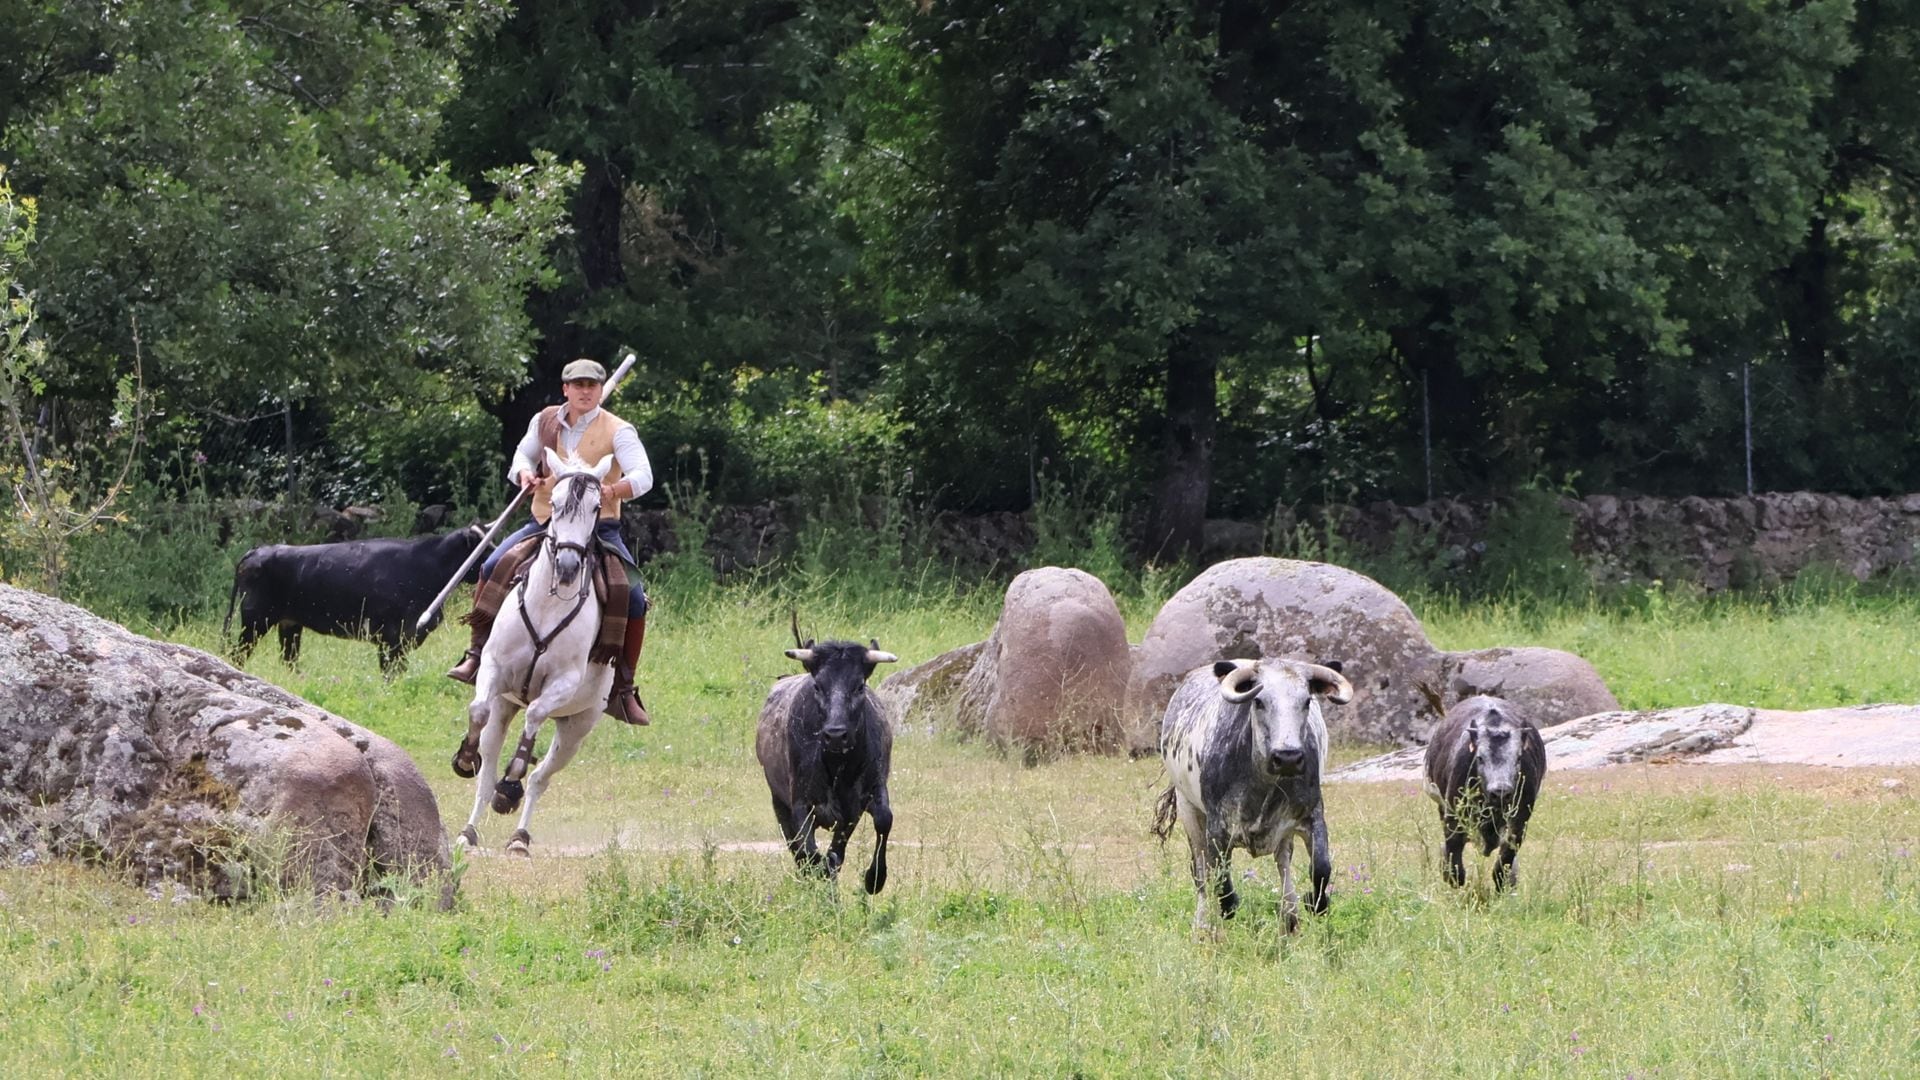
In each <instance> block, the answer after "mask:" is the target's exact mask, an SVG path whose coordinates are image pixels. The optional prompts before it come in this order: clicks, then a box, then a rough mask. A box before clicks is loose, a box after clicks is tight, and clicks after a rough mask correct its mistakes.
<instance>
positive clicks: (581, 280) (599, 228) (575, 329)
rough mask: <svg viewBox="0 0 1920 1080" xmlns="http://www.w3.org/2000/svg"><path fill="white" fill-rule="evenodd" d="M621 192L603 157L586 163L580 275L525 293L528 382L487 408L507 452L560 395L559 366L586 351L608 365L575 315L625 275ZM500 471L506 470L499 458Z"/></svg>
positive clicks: (577, 203)
mask: <svg viewBox="0 0 1920 1080" xmlns="http://www.w3.org/2000/svg"><path fill="white" fill-rule="evenodd" d="M621 194H622V193H621V184H620V178H619V175H618V173H617V172H616V170H615V169H614V168H613V167H612V166H611V165H609V164H608V163H606V162H604V161H602V162H596V163H593V164H591V165H589V166H587V168H586V170H585V173H584V175H582V176H581V178H580V190H579V192H578V193H577V194H576V195H575V197H574V205H573V229H574V233H573V243H574V249H575V252H576V258H577V260H578V265H579V267H580V273H579V276H578V277H577V278H569V280H567V281H566V282H565V283H564V284H562V285H561V286H560V288H558V289H556V290H554V291H553V292H536V293H534V294H533V295H532V296H531V297H529V299H528V301H527V308H528V315H529V316H530V317H531V319H532V321H533V325H534V328H535V329H536V330H538V331H539V352H538V353H536V354H535V355H534V357H533V362H532V364H531V365H530V367H529V369H528V371H527V376H528V381H527V383H526V384H525V385H523V386H521V387H520V388H519V389H518V390H515V391H514V392H513V394H512V395H511V396H510V397H508V398H507V399H506V400H505V401H503V402H501V403H500V404H499V405H498V406H495V407H493V408H492V409H491V410H490V411H491V412H492V413H493V414H494V415H495V416H497V417H499V418H500V439H501V449H502V451H503V453H504V454H505V455H506V456H509V457H510V456H512V454H513V448H514V447H515V446H516V445H517V444H518V443H519V442H520V437H521V436H522V435H525V434H526V433H527V424H528V423H529V422H531V421H532V420H533V417H534V414H535V413H538V412H539V411H540V410H541V409H543V408H545V407H546V406H548V405H551V404H554V403H555V402H557V401H559V400H560V371H561V369H562V368H565V367H566V366H567V363H568V362H569V361H572V360H576V359H579V358H580V357H582V356H585V357H588V358H589V359H594V360H599V361H600V362H601V363H603V364H607V362H608V360H609V359H610V357H606V356H602V355H599V353H600V352H601V351H602V346H601V344H600V343H599V342H598V341H597V340H595V335H594V334H593V332H592V331H589V330H587V329H586V328H584V327H582V326H581V325H580V324H579V323H578V322H576V321H574V320H575V319H576V317H577V316H578V315H579V314H580V313H581V312H582V311H583V310H584V309H585V308H586V307H587V304H588V302H589V300H590V299H591V298H592V296H593V295H594V294H595V293H597V292H601V291H602V290H605V289H611V288H618V287H620V286H621V285H622V284H623V283H624V282H625V280H626V274H625V272H624V271H623V270H622V269H621V266H620V208H621ZM607 370H608V372H609V373H611V372H612V370H613V365H612V364H607ZM609 407H612V406H611V403H609ZM614 411H616V412H618V411H619V410H618V409H615V410H614ZM500 471H501V473H502V474H503V475H504V474H505V472H506V463H505V462H504V461H503V462H502V463H501V469H500Z"/></svg>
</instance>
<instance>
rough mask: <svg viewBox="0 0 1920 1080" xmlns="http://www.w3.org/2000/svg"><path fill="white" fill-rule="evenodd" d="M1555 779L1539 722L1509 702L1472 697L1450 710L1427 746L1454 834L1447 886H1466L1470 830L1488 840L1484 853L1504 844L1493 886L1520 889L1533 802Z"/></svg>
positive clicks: (1437, 798)
mask: <svg viewBox="0 0 1920 1080" xmlns="http://www.w3.org/2000/svg"><path fill="white" fill-rule="evenodd" d="M1546 776H1547V746H1546V743H1544V742H1542V741H1541V739H1540V729H1539V728H1536V727H1534V726H1533V721H1531V720H1529V719H1527V717H1526V716H1525V715H1524V714H1523V713H1521V712H1520V710H1519V709H1517V708H1515V707H1514V705H1513V703H1512V702H1510V701H1507V700H1505V699H1504V698H1497V697H1487V696H1485V695H1481V696H1478V697H1470V698H1467V699H1466V700H1465V701H1461V702H1459V703H1457V704H1455V705H1454V707H1453V708H1451V709H1448V710H1447V715H1446V716H1445V717H1444V718H1442V719H1441V721H1440V726H1438V727H1436V728H1434V731H1433V737H1432V738H1431V739H1429V740H1428V741H1427V782H1426V789H1427V795H1428V796H1429V797H1431V798H1432V799H1433V801H1434V802H1437V803H1439V804H1440V826H1441V829H1442V830H1443V831H1444V832H1445V833H1446V842H1447V865H1446V866H1445V867H1444V868H1443V871H1442V872H1443V873H1445V874H1446V878H1447V881H1448V882H1450V883H1452V884H1454V885H1459V884H1461V883H1463V882H1465V881H1466V879H1467V870H1466V865H1465V863H1464V862H1463V860H1462V859H1461V852H1462V851H1463V850H1464V849H1465V848H1466V846H1467V830H1468V829H1469V827H1471V828H1473V829H1475V830H1476V831H1477V832H1479V834H1480V854H1482V855H1491V854H1493V849H1494V848H1495V847H1496V846H1497V847H1499V849H1500V861H1499V862H1496V863H1495V864H1494V866H1493V887H1494V888H1495V889H1508V888H1512V887H1513V885H1514V882H1515V874H1516V873H1517V871H1515V870H1514V867H1513V860H1514V857H1515V856H1517V855H1518V854H1519V853H1520V842H1521V841H1522V840H1524V839H1526V835H1527V819H1528V818H1531V817H1532V816H1533V800H1534V799H1535V798H1537V797H1539V795H1540V783H1541V781H1543V780H1545V779H1546Z"/></svg>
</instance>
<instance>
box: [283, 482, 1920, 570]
mask: <svg viewBox="0 0 1920 1080" xmlns="http://www.w3.org/2000/svg"><path fill="white" fill-rule="evenodd" d="M1560 503H1561V508H1562V509H1563V510H1564V511H1565V512H1566V513H1567V514H1568V515H1569V516H1570V517H1571V519H1572V521H1573V550H1574V553H1575V554H1576V555H1578V556H1580V558H1581V559H1582V560H1583V561H1584V562H1585V563H1586V564H1587V567H1588V569H1589V571H1590V572H1591V573H1592V574H1593V576H1594V579H1595V580H1596V581H1600V582H1627V581H1651V580H1654V579H1661V580H1664V581H1667V582H1670V583H1671V582H1682V581H1684V582H1692V583H1695V584H1698V585H1701V586H1703V587H1705V588H1707V589H1709V590H1719V589H1725V588H1729V587H1746V586H1765V585H1774V584H1778V583H1780V582H1783V581H1789V580H1791V579H1792V578H1793V577H1795V576H1796V575H1797V574H1799V573H1800V571H1801V570H1803V569H1805V568H1807V567H1809V566H1823V567H1837V568H1839V569H1841V570H1843V571H1845V572H1846V573H1849V574H1851V575H1853V576H1854V577H1855V578H1857V579H1859V580H1862V581H1864V580H1866V579H1867V578H1869V577H1872V576H1875V575H1877V574H1882V573H1885V572H1887V571H1889V570H1894V569H1898V568H1901V567H1905V566H1908V565H1910V564H1911V563H1912V562H1913V558H1914V546H1915V541H1916V539H1920V494H1912V495H1902V496H1895V497H1890V498H1852V497H1849V496H1844V495H1820V494H1815V493H1813V492H1806V491H1797V492H1782V493H1776V494H1767V495H1755V496H1752V497H1746V496H1738V497H1730V498H1702V497H1699V496H1689V497H1686V498H1679V499H1674V498H1655V497H1652V496H1619V495H1590V496H1587V497H1586V498H1584V499H1562V500H1560ZM1493 509H1494V504H1493V503H1491V502H1487V501H1477V502H1476V501H1465V500H1458V499H1438V500H1435V501H1433V502H1430V503H1422V504H1418V505H1402V504H1397V503H1386V502H1380V503H1372V504H1370V505H1367V506H1360V507H1335V508H1332V509H1331V510H1329V511H1327V512H1326V513H1325V514H1324V515H1323V516H1319V517H1316V519H1315V520H1314V521H1313V522H1312V523H1310V524H1309V525H1308V526H1307V527H1306V528H1304V529H1297V528H1296V526H1297V525H1298V524H1299V523H1298V522H1296V521H1295V520H1294V519H1292V518H1291V517H1288V516H1286V515H1281V516H1280V517H1279V518H1277V519H1276V520H1274V521H1269V522H1257V521H1251V522H1250V521H1232V520H1214V521H1209V522H1207V527H1206V549H1205V551H1204V552H1203V553H1202V557H1201V560H1200V561H1201V562H1203V563H1213V562H1218V561H1220V560H1222V559H1230V558H1238V557H1243V556H1250V555H1263V554H1297V553H1296V552H1290V551H1286V550H1283V549H1282V550H1276V549H1275V548H1274V547H1273V546H1272V540H1273V538H1274V537H1284V536H1290V535H1294V534H1296V533H1298V532H1304V533H1307V534H1312V535H1319V534H1320V530H1321V528H1322V523H1323V522H1324V521H1325V520H1326V519H1328V518H1330V519H1331V520H1332V521H1333V522H1334V523H1335V532H1336V533H1337V535H1338V536H1339V537H1340V539H1341V541H1342V542H1344V543H1346V544H1348V545H1350V546H1351V547H1352V548H1353V549H1354V550H1355V551H1357V552H1358V553H1360V556H1361V557H1360V558H1359V559H1357V560H1354V561H1357V562H1361V563H1363V564H1364V563H1365V562H1367V561H1368V560H1369V559H1379V558H1382V557H1385V556H1387V555H1389V553H1391V552H1393V551H1394V549H1395V545H1396V539H1395V538H1396V534H1399V535H1400V536H1401V540H1400V541H1399V542H1400V544H1401V546H1402V547H1405V546H1406V539H1407V538H1409V537H1413V538H1417V541H1418V542H1417V544H1416V545H1414V546H1416V547H1417V548H1418V549H1419V551H1420V552H1421V553H1422V557H1424V558H1426V559H1428V560H1430V562H1431V564H1432V566H1431V569H1434V570H1436V571H1442V572H1446V571H1452V570H1458V569H1461V568H1465V567H1470V566H1472V565H1473V564H1474V562H1475V561H1476V560H1477V559H1478V557H1479V554H1480V552H1482V551H1483V550H1484V549H1485V542H1486V538H1487V533H1488V522H1489V519H1490V516H1491V514H1492V511H1493ZM809 510H810V508H809V507H808V506H807V505H805V504H804V503H803V502H802V501H801V500H798V499H783V500H777V501H773V502H766V503H756V504H752V505H746V506H720V507H715V508H714V509H713V511H712V514H711V518H710V521H709V526H708V533H707V537H706V542H705V550H706V553H707V556H708V558H710V559H712V560H713V563H714V568H715V569H716V570H717V571H718V572H719V573H721V574H722V575H726V574H731V573H734V572H736V571H740V570H750V569H753V568H756V567H760V566H765V565H767V564H769V563H772V562H774V561H776V560H778V559H780V558H783V557H785V556H787V555H790V554H791V553H792V552H793V551H794V549H795V547H796V545H797V542H798V539H799V536H800V533H801V532H802V530H803V529H804V528H805V524H806V520H807V515H808V511H809ZM869 510H870V513H869V517H870V518H872V519H873V520H870V521H869V522H868V524H869V525H871V526H873V527H876V528H878V527H879V526H880V524H881V523H880V521H879V520H878V510H879V508H878V507H871V508H869ZM435 511H439V513H438V514H436V513H435ZM370 513H374V512H373V511H368V510H366V509H364V508H359V507H349V508H347V510H346V511H343V512H332V511H329V510H327V508H324V507H316V508H314V510H313V511H312V512H311V515H310V520H306V521H303V524H306V525H308V526H309V527H310V528H313V527H316V526H317V527H318V528H321V529H325V530H326V531H327V532H328V534H329V537H330V538H332V539H340V538H343V537H344V536H350V535H355V534H357V533H358V532H359V531H360V530H359V529H358V528H357V526H358V525H359V523H360V521H361V520H362V519H364V518H365V517H366V516H367V515H368V514H370ZM449 524H454V523H453V522H450V521H448V520H446V516H445V508H444V507H426V508H424V509H423V510H422V513H421V517H420V520H419V521H418V522H416V526H418V527H419V531H426V530H427V529H431V528H438V527H445V526H446V525H449ZM626 524H627V531H628V536H629V537H630V538H631V540H632V542H633V549H634V554H635V555H636V556H638V557H639V558H640V560H641V561H642V562H643V563H644V562H646V561H647V560H648V559H650V558H652V557H653V556H656V555H659V554H662V553H664V552H668V551H674V550H676V549H677V548H678V547H679V539H678V537H677V536H676V535H675V531H674V528H673V519H672V515H671V514H670V513H669V512H668V511H666V510H656V509H640V508H637V507H632V506H629V507H628V509H627V515H626ZM916 528H917V529H918V530H919V531H920V532H921V534H922V535H924V536H925V538H926V543H927V545H928V547H929V548H931V553H932V554H933V555H934V557H936V558H938V559H941V560H943V561H945V562H947V563H950V564H954V565H959V566H966V567H979V568H984V567H988V566H993V565H995V564H998V565H999V566H1000V567H1001V568H1002V569H1007V570H1011V569H1017V568H1019V567H1020V566H1021V565H1022V564H1023V563H1024V561H1025V558H1024V557H1025V554H1026V552H1027V551H1028V550H1030V549H1031V548H1032V546H1033V543H1034V529H1033V523H1032V522H1031V521H1030V520H1029V519H1028V518H1027V517H1026V516H1025V515H1022V514H1013V513H992V514H980V515H963V514H955V513H952V512H944V511H943V512H940V513H937V514H934V515H933V516H932V517H930V518H929V519H927V520H926V521H924V522H919V523H916Z"/></svg>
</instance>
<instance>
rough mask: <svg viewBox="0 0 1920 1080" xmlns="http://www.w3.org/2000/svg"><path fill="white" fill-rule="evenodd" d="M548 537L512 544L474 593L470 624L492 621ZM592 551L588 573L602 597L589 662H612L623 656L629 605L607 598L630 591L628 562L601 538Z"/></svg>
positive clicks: (619, 595) (465, 620)
mask: <svg viewBox="0 0 1920 1080" xmlns="http://www.w3.org/2000/svg"><path fill="white" fill-rule="evenodd" d="M545 541H546V537H544V536H529V537H527V538H526V539H525V540H522V541H520V542H519V543H518V544H515V545H514V546H512V547H511V548H508V549H507V553H506V554H505V555H502V556H501V557H500V562H499V563H498V565H496V566H495V567H494V568H493V576H492V577H489V578H488V579H487V580H486V581H485V582H484V583H482V584H481V586H480V588H479V590H478V591H477V592H475V593H474V595H473V610H472V611H469V612H468V613H467V614H466V615H465V616H463V617H462V619H461V621H462V622H464V623H466V624H467V625H468V626H479V625H482V624H487V625H491V624H492V623H493V620H494V618H495V617H497V616H498V615H499V614H500V608H501V606H502V605H504V604H505V603H506V602H507V596H508V595H509V594H510V593H512V592H513V590H514V589H517V588H519V587H520V582H521V581H522V580H523V579H524V578H525V577H526V576H527V567H528V566H529V565H530V564H532V562H533V560H534V558H535V557H536V556H537V555H539V554H540V545H541V544H542V543H544V542H545ZM591 554H592V557H591V560H590V562H591V566H590V568H589V570H588V573H590V574H591V575H592V578H593V593H594V596H596V597H597V598H598V599H599V600H600V632H599V633H598V634H596V635H595V636H594V639H593V647H592V648H591V649H589V650H588V652H587V663H589V664H611V663H613V662H614V661H615V660H617V659H619V658H620V649H621V645H622V643H623V642H625V640H626V636H627V605H626V604H625V603H624V602H622V603H608V602H607V598H608V597H610V596H611V597H625V596H626V595H627V589H628V582H627V564H626V563H624V562H622V561H620V557H619V556H617V555H614V554H612V553H611V552H609V551H607V550H606V549H605V548H603V547H601V546H600V543H599V542H598V541H595V542H594V544H593V546H592V549H591Z"/></svg>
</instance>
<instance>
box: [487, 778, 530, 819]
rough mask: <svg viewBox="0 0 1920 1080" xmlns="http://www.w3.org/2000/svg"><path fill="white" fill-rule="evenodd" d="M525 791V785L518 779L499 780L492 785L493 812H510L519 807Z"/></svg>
mask: <svg viewBox="0 0 1920 1080" xmlns="http://www.w3.org/2000/svg"><path fill="white" fill-rule="evenodd" d="M526 793H527V788H526V785H524V784H522V783H521V782H520V781H518V780H502V781H500V782H499V783H498V784H495V785H494V786H493V812H494V813H496V814H511V813H513V812H514V811H515V810H518V809H520V800H521V798H523V797H524V796H525V795H526Z"/></svg>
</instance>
